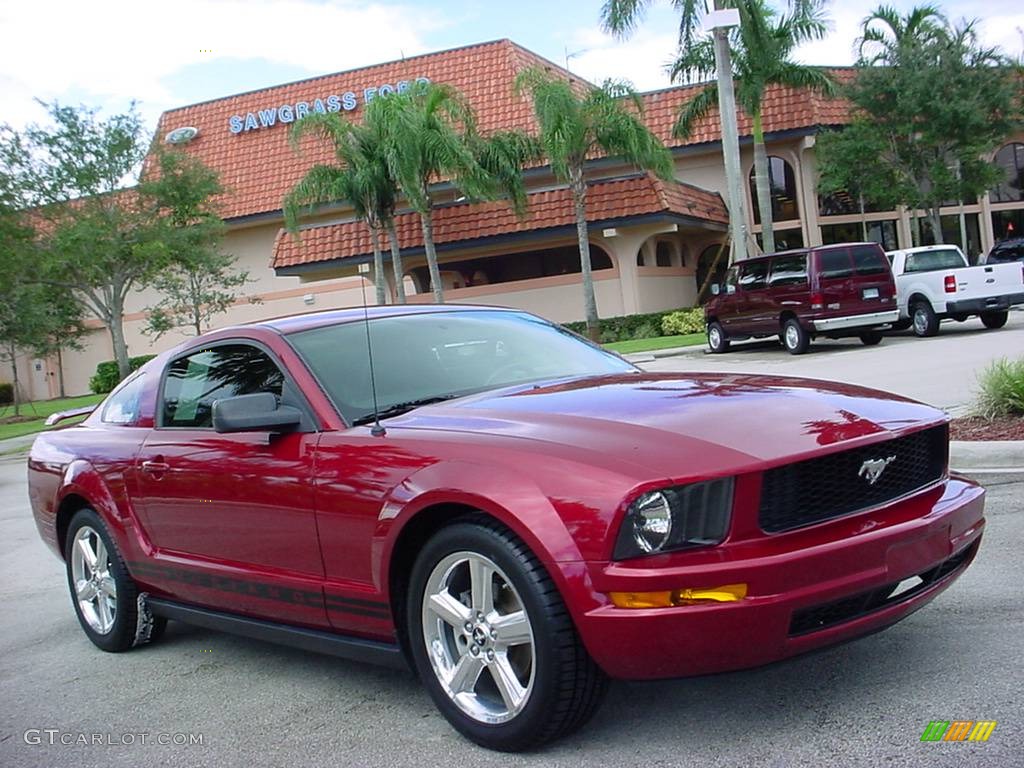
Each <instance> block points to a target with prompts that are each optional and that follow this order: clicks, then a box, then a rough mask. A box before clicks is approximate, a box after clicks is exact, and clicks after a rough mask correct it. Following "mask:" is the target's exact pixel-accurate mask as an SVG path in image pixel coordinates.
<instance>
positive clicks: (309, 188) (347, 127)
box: [284, 113, 405, 304]
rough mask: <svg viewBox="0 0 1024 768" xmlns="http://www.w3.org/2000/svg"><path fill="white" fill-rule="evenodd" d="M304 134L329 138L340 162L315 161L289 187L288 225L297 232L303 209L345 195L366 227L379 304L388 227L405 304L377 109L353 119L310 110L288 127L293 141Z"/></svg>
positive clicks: (393, 191) (392, 188) (393, 188)
mask: <svg viewBox="0 0 1024 768" xmlns="http://www.w3.org/2000/svg"><path fill="white" fill-rule="evenodd" d="M307 134H314V135H317V136H319V137H321V138H322V139H325V140H327V141H328V142H330V143H331V146H332V147H333V150H334V155H335V157H336V158H337V161H338V164H337V165H325V164H318V165H315V166H313V167H312V168H311V169H310V170H309V171H308V172H307V173H306V175H305V176H304V177H303V178H302V179H301V180H300V181H299V183H298V184H296V185H295V188H294V189H292V190H291V192H289V193H288V195H287V196H286V197H285V201H284V213H285V225H286V227H287V228H288V229H289V230H290V231H292V232H296V231H297V230H298V226H299V216H300V214H301V213H302V212H303V210H304V209H305V210H312V209H313V208H314V207H315V206H316V205H321V204H325V203H334V202H338V201H341V200H345V201H347V202H348V203H349V204H350V205H351V206H352V208H353V210H354V211H355V213H356V217H357V218H359V219H360V220H362V221H365V222H366V226H367V228H368V229H369V231H370V243H371V246H372V248H373V266H374V281H375V284H376V293H377V304H384V303H385V301H386V294H385V283H384V257H383V253H382V250H381V242H380V236H381V233H382V232H386V233H387V235H388V239H389V240H390V245H391V262H392V267H393V269H394V279H395V294H396V298H397V299H398V303H399V304H404V303H405V286H404V284H403V282H402V279H403V274H404V273H403V271H402V255H401V252H400V250H399V243H398V235H397V234H396V232H395V206H396V204H397V195H398V189H397V183H396V181H395V179H394V177H393V176H392V174H391V169H390V167H389V166H388V163H387V156H386V154H385V152H384V147H383V136H382V132H381V127H380V124H379V120H378V119H376V116H375V114H374V115H367V119H366V121H365V122H364V123H363V124H361V125H357V124H355V123H351V122H349V121H347V120H345V119H344V118H342V117H340V116H339V115H337V114H333V113H328V114H320V113H313V114H310V115H307V116H306V117H304V118H302V119H301V120H300V121H299V122H297V123H296V124H295V125H294V126H293V127H292V144H293V146H294V147H297V146H298V141H299V139H300V138H301V137H302V136H304V135H307Z"/></svg>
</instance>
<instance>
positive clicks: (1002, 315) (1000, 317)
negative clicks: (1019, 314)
mask: <svg viewBox="0 0 1024 768" xmlns="http://www.w3.org/2000/svg"><path fill="white" fill-rule="evenodd" d="M1009 317H1010V313H1009V312H1007V311H1006V310H1005V309H1004V310H1002V311H1001V312H1000V311H994V312H982V313H981V322H982V325H984V326H985V327H986V328H990V329H992V330H993V331H994V330H997V329H999V328H1002V327H1003V326H1004V325H1006V321H1007V320H1008V319H1009Z"/></svg>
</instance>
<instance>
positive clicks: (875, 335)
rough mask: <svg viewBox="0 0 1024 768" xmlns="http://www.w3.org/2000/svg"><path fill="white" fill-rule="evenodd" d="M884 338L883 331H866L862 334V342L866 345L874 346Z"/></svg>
mask: <svg viewBox="0 0 1024 768" xmlns="http://www.w3.org/2000/svg"><path fill="white" fill-rule="evenodd" d="M881 340H882V332H881V331H864V333H862V334H861V335H860V343H861V344H863V345H864V346H865V347H873V346H875V345H876V344H878V343H879V342H880V341H881Z"/></svg>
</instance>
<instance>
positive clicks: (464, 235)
mask: <svg viewBox="0 0 1024 768" xmlns="http://www.w3.org/2000/svg"><path fill="white" fill-rule="evenodd" d="M528 204H529V207H528V210H527V215H526V216H525V217H524V218H522V219H520V218H518V217H516V215H515V213H514V212H513V211H512V209H511V207H510V206H509V205H508V203H507V202H485V203H471V204H470V203H464V204H461V205H452V206H446V207H443V208H438V209H437V210H436V211H435V212H434V241H435V243H436V244H437V245H444V244H449V243H457V242H462V241H468V240H478V239H480V238H488V237H497V236H500V235H511V234H516V233H523V232H535V231H539V230H548V229H552V228H557V227H571V226H573V225H574V224H575V218H574V215H573V203H572V193H571V192H570V191H569V189H568V188H567V187H560V188H558V189H552V190H545V191H540V192H532V193H530V195H529V197H528ZM656 214H667V215H674V216H677V217H685V218H688V219H696V220H702V221H706V222H711V223H714V224H719V225H725V224H726V223H727V222H728V215H727V213H726V208H725V204H724V203H723V202H722V198H721V197H720V196H719V195H717V194H715V193H712V192H707V191H705V190H703V189H700V188H698V187H694V186H690V185H689V184H682V183H679V182H665V181H661V180H660V179H657V178H655V177H654V176H652V175H650V174H644V175H635V176H629V177H625V178H617V179H609V180H602V181H596V182H592V183H590V185H589V188H588V191H587V221H589V222H590V223H592V224H593V223H597V222H601V221H612V220H618V219H623V218H631V217H637V216H648V215H656ZM395 228H396V230H397V232H398V240H399V243H400V245H401V247H402V248H403V249H409V248H422V247H423V233H422V230H421V227H420V219H419V216H418V215H416V214H414V213H403V214H400V215H399V216H397V217H396V219H395ZM385 250H386V247H385ZM371 252H372V250H371V246H370V234H369V231H368V230H367V228H366V225H365V224H363V223H362V222H359V221H350V222H345V223H341V224H325V225H321V226H314V227H310V228H308V229H304V230H302V231H301V232H300V233H299V236H298V237H296V236H295V235H292V234H290V233H288V232H286V231H285V230H283V229H282V230H281V231H280V232H278V235H277V239H276V241H275V243H274V256H273V260H272V262H271V266H272V267H274V268H275V269H281V268H284V267H294V266H296V265H299V264H311V263H315V262H324V261H334V260H337V259H347V258H353V257H357V256H363V257H365V256H367V255H369V254H370V253H371Z"/></svg>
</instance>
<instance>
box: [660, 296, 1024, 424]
mask: <svg viewBox="0 0 1024 768" xmlns="http://www.w3.org/2000/svg"><path fill="white" fill-rule="evenodd" d="M695 351H696V350H695ZM1021 354H1024V312H1011V313H1010V319H1009V322H1007V324H1006V326H1005V327H1004V328H1002V329H1000V330H998V331H990V330H987V329H986V328H985V327H984V326H983V325H982V324H981V321H980V320H978V319H977V318H971V319H970V320H967V321H966V322H963V323H957V322H953V321H951V320H947V321H945V322H943V323H942V327H941V330H940V331H939V335H938V336H934V337H932V338H930V339H919V338H917V337H915V336H914V335H913V333H911V332H910V331H904V332H902V333H896V334H887V335H886V337H885V339H884V340H883V341H882V343H881V344H880V345H879V346H877V347H865V346H863V345H862V344H861V343H860V341H858V340H857V339H843V340H836V341H831V340H828V339H822V340H818V341H816V342H815V343H814V344H812V345H811V348H810V350H809V351H808V352H807V353H806V354H804V355H801V356H799V357H794V356H792V355H790V354H788V353H787V352H786V351H785V350H784V349H783V348H782V347H781V346H780V345H779V344H778V342H777V341H775V340H774V339H772V340H767V341H753V342H741V343H738V344H735V345H734V346H733V348H732V351H730V352H728V353H726V354H722V355H711V354H701V353H700V352H699V351H697V354H686V355H681V356H679V357H666V358H661V359H658V360H654V361H650V362H643V363H641V364H640V365H641V367H643V368H645V369H647V370H651V371H734V372H744V373H765V374H774V375H784V376H810V377H813V378H818V379H831V380H835V381H848V382H852V383H856V384H863V385H865V386H869V387H876V388H878V389H884V390H888V391H891V392H897V393H899V394H902V395H906V396H907V397H912V398H914V399H916V400H921V401H923V402H926V403H930V404H932V405H936V406H938V407H940V408H946V409H951V410H953V411H958V410H962V409H964V408H965V406H967V405H969V404H970V402H971V400H972V399H973V398H974V393H975V389H976V384H977V375H978V373H980V372H981V371H982V370H984V368H985V367H986V366H987V365H988V364H989V363H990V362H991V361H992V360H995V359H998V358H1000V357H1019V356H1020V355H1021Z"/></svg>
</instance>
